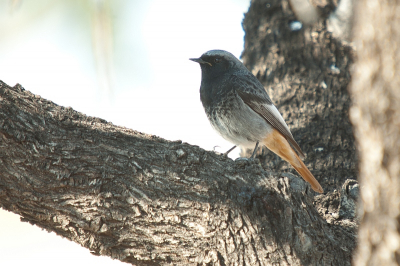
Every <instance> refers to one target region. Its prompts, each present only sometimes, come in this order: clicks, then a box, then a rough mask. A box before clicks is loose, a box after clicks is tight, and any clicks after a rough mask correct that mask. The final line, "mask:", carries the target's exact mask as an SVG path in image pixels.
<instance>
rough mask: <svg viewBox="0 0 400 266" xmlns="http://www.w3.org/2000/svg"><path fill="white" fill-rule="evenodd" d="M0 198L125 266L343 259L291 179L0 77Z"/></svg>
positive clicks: (307, 196)
mask: <svg viewBox="0 0 400 266" xmlns="http://www.w3.org/2000/svg"><path fill="white" fill-rule="evenodd" d="M0 97H1V98H0V136H1V143H0V145H1V149H0V177H1V178H0V206H1V207H2V208H4V209H6V210H9V211H12V212H14V213H17V214H19V215H21V216H22V220H23V221H27V222H29V223H31V224H36V225H37V226H39V227H41V228H44V229H46V230H48V231H53V232H56V233H57V234H59V235H61V236H63V237H65V238H68V239H70V240H72V241H74V242H77V243H79V244H81V245H82V246H83V247H86V248H88V249H90V250H91V251H92V252H93V254H96V255H107V256H111V257H112V258H115V259H119V260H121V261H124V262H129V263H132V264H133V265H170V264H189V265H273V264H274V265H318V264H321V263H322V264H335V265H345V264H342V262H343V261H350V257H351V250H352V248H353V240H354V239H353V235H352V232H351V230H350V231H349V230H346V228H342V227H340V226H336V225H334V224H330V223H327V222H326V221H325V220H324V219H323V218H322V217H321V216H320V215H319V214H318V212H317V210H316V209H315V207H314V206H313V203H312V199H313V195H314V194H313V193H314V192H312V191H310V189H309V187H308V185H306V183H305V182H304V181H303V180H302V179H301V178H299V177H296V176H293V175H292V174H290V173H286V174H285V173H283V174H281V175H278V174H276V173H273V172H270V171H268V170H266V169H264V168H263V167H262V166H261V164H260V163H259V161H258V160H237V161H232V160H231V159H229V158H226V157H224V156H222V155H218V154H215V153H214V152H209V151H204V150H202V149H200V148H199V147H196V146H191V145H189V144H186V143H180V142H168V141H166V140H163V139H160V138H157V137H154V136H150V135H145V134H142V133H139V132H136V131H133V130H130V129H126V128H123V127H117V126H114V125H113V124H111V123H107V122H106V121H104V120H101V119H98V118H93V117H87V116H85V115H83V114H81V113H78V112H76V111H74V110H72V109H70V108H64V107H61V106H57V105H55V104H54V103H52V102H49V101H47V100H44V99H42V98H40V97H39V96H36V95H33V94H32V93H30V92H28V91H26V90H24V89H23V88H22V87H21V86H20V85H17V86H15V87H14V88H11V87H8V86H7V85H6V84H4V83H0Z"/></svg>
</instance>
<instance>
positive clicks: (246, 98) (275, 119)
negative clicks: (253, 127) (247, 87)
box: [237, 84, 305, 159]
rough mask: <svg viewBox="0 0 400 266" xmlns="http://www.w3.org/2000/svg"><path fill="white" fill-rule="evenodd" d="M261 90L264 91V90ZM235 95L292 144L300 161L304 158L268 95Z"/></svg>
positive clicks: (258, 92) (238, 91)
mask: <svg viewBox="0 0 400 266" xmlns="http://www.w3.org/2000/svg"><path fill="white" fill-rule="evenodd" d="M253 85H256V84H253ZM260 85H261V84H260ZM262 89H263V90H264V88H262ZM237 93H238V95H239V97H240V98H241V99H242V100H243V102H244V103H245V104H247V105H248V106H249V107H250V108H251V109H252V110H253V111H254V112H256V113H257V114H259V115H260V116H262V117H263V118H264V119H265V120H266V121H267V122H268V123H270V124H271V125H272V126H273V127H274V128H275V129H276V130H278V131H279V132H280V133H281V134H282V135H283V136H284V137H285V138H286V140H287V141H289V143H290V144H292V146H293V147H294V148H295V150H296V151H297V152H298V153H299V155H300V157H301V158H302V159H303V158H304V157H305V155H304V153H303V151H302V150H301V148H300V146H299V144H297V142H296V141H295V140H294V138H293V136H292V133H290V130H289V128H288V126H287V125H286V123H285V120H284V119H283V117H282V116H281V114H280V113H279V111H278V109H276V107H275V106H274V105H273V104H272V101H271V99H270V98H269V97H268V94H267V93H266V92H265V91H264V93H265V94H264V93H261V92H260V91H259V90H255V91H243V90H237Z"/></svg>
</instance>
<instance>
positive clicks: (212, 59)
mask: <svg viewBox="0 0 400 266" xmlns="http://www.w3.org/2000/svg"><path fill="white" fill-rule="evenodd" d="M190 60H192V61H194V62H197V63H199V64H200V67H201V71H202V76H203V78H205V77H206V78H212V77H215V76H219V75H222V74H225V73H227V72H230V71H233V72H234V71H240V70H242V69H246V71H247V68H246V67H245V66H244V65H243V63H242V62H240V60H239V59H237V58H236V57H235V56H234V55H233V54H231V53H229V52H227V51H223V50H211V51H208V52H205V53H204V54H202V55H201V57H199V58H190Z"/></svg>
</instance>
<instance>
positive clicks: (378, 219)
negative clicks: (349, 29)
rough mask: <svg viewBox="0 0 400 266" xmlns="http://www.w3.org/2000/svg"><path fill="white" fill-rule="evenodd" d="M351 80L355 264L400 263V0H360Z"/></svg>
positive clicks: (355, 29)
mask: <svg viewBox="0 0 400 266" xmlns="http://www.w3.org/2000/svg"><path fill="white" fill-rule="evenodd" d="M356 10H357V13H356V20H355V28H354V33H355V36H354V40H355V41H356V42H357V44H358V47H357V58H358V60H357V62H356V64H355V67H354V70H355V71H354V80H353V82H352V86H351V92H352V96H353V102H354V105H353V107H352V109H351V121H352V123H353V124H354V126H355V129H356V130H355V133H356V139H357V144H358V145H357V146H358V149H359V153H360V183H361V184H362V190H361V207H360V213H361V215H362V219H361V224H360V231H359V245H358V248H357V252H356V255H355V260H354V262H355V263H354V265H399V264H400V234H399V230H400V226H399V220H400V214H399V211H400V206H399V202H400V167H399V166H400V163H399V162H400V98H399V95H400V94H399V91H400V90H399V88H400V76H399V73H400V48H399V43H400V30H399V25H400V16H399V10H400V4H399V2H398V1H397V2H396V1H387V0H386V1H377V0H361V1H358V6H357V8H356Z"/></svg>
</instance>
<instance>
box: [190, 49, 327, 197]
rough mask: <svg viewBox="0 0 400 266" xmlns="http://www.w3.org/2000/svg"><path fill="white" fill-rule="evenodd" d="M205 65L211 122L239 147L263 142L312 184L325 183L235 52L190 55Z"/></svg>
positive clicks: (204, 96) (203, 94) (204, 97)
mask: <svg viewBox="0 0 400 266" xmlns="http://www.w3.org/2000/svg"><path fill="white" fill-rule="evenodd" d="M189 59H190V60H192V61H194V62H197V63H199V65H200V68H201V85H200V100H201V102H202V104H203V107H204V111H205V113H206V115H207V118H208V120H209V121H210V123H211V126H212V127H213V128H214V129H215V130H216V131H217V132H218V133H219V134H220V135H221V136H222V137H223V138H225V139H226V140H228V141H229V142H231V143H233V144H235V146H233V147H232V148H231V149H230V150H228V151H227V152H226V153H225V155H227V154H228V153H229V152H230V151H232V150H233V149H234V148H235V147H237V146H240V147H242V148H253V147H254V151H253V154H252V156H251V158H253V157H254V156H255V153H256V150H257V148H258V145H259V144H260V143H261V144H262V145H264V146H266V147H267V148H268V149H269V150H271V151H272V152H274V153H275V154H277V155H278V156H279V157H280V158H282V159H283V160H285V161H287V162H289V163H290V164H291V165H292V166H293V168H294V169H295V170H296V171H297V172H298V173H299V174H300V175H301V177H302V178H303V179H304V180H305V181H306V182H308V183H310V185H311V188H312V189H313V190H314V191H316V192H319V193H323V192H324V190H323V189H322V187H321V185H320V184H319V183H318V181H317V179H316V178H315V177H314V176H313V174H312V173H311V172H310V170H309V169H308V168H307V166H306V165H305V164H304V163H303V161H302V159H304V157H305V155H304V153H303V151H302V150H301V148H300V146H299V145H298V144H297V142H296V141H295V140H294V138H293V135H292V133H291V132H290V130H289V127H288V126H287V124H286V122H285V120H284V119H283V117H282V115H281V114H280V113H279V111H278V109H277V108H276V107H275V105H274V104H273V102H272V100H271V98H270V97H269V96H268V94H267V92H266V91H265V89H264V86H263V85H262V84H261V82H260V81H259V80H258V79H257V78H256V77H255V76H254V75H253V74H252V73H251V72H250V71H249V70H248V69H247V68H246V66H245V65H244V64H243V63H242V62H241V61H240V60H239V59H237V58H236V57H235V56H234V55H233V54H231V53H229V52H227V51H224V50H210V51H207V52H205V53H204V54H202V55H201V56H200V57H199V58H189Z"/></svg>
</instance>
